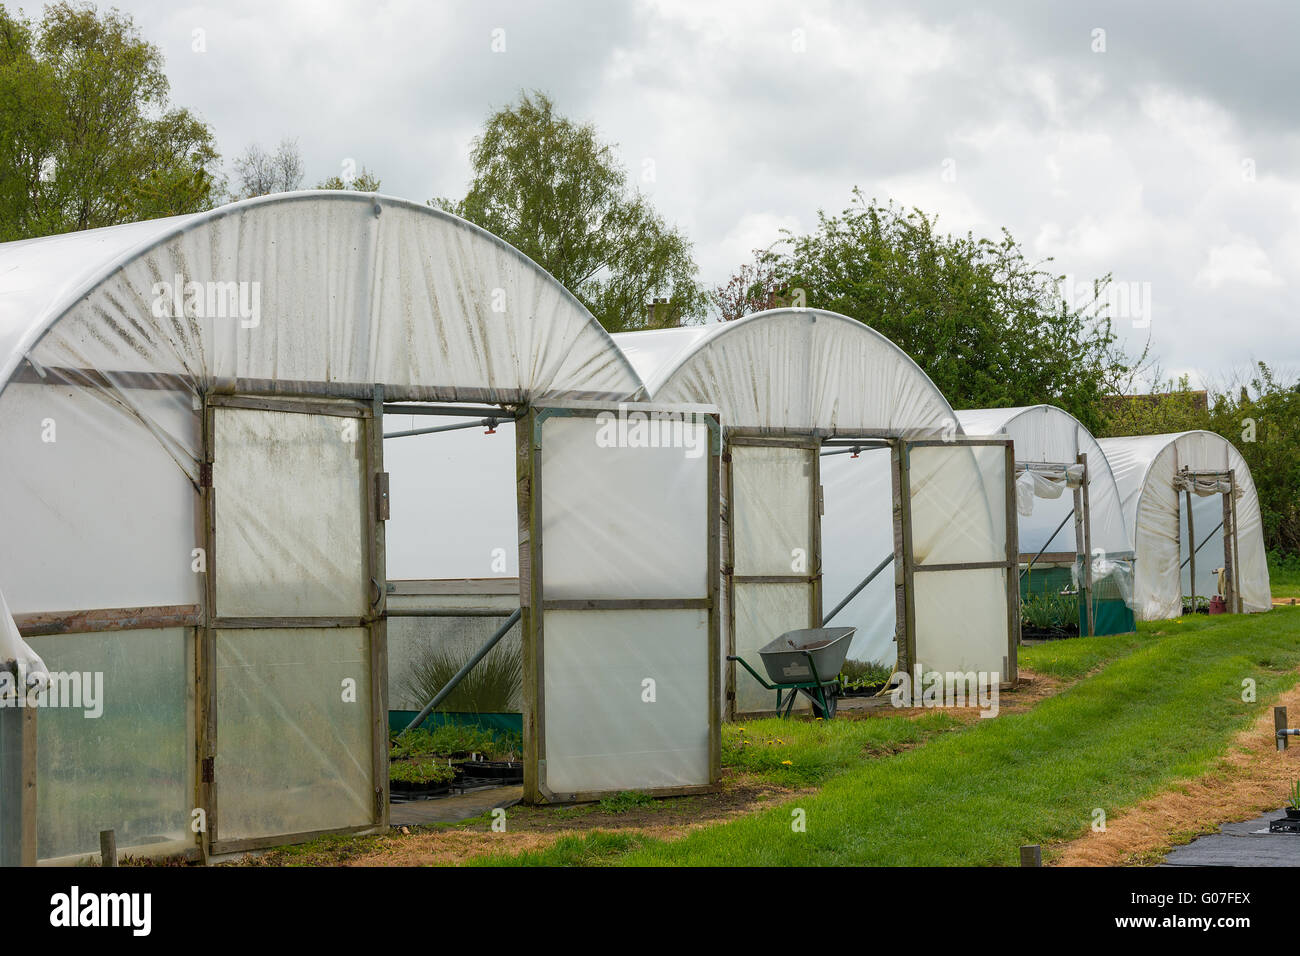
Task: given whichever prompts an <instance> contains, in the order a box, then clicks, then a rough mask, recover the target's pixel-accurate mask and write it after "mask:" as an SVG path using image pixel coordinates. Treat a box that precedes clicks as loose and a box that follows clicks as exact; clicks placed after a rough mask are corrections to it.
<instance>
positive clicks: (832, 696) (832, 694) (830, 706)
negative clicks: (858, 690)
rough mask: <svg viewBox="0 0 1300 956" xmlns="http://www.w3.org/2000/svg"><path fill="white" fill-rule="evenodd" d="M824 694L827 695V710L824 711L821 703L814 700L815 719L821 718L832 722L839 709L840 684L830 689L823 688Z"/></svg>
mask: <svg viewBox="0 0 1300 956" xmlns="http://www.w3.org/2000/svg"><path fill="white" fill-rule="evenodd" d="M823 693H824V694H825V695H826V709H825V710H823V709H822V705H821V702H820V701H817V700H814V701H813V705H812V713H813V716H814V717H821V718H822V719H823V720H830V719H831V718H832V717H834V716H835V711H836V710H837V709H838V708H839V703H840V686H839V684H832V685H830V686H829V687H825V688H823Z"/></svg>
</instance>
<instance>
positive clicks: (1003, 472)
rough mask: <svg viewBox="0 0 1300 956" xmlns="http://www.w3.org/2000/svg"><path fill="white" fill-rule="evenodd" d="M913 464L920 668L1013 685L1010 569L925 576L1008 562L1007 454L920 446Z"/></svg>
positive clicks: (912, 453)
mask: <svg viewBox="0 0 1300 956" xmlns="http://www.w3.org/2000/svg"><path fill="white" fill-rule="evenodd" d="M908 458H909V467H908V479H907V480H908V484H909V486H910V488H911V509H912V556H913V559H914V562H915V565H916V570H915V572H914V575H913V577H914V581H915V587H916V592H915V595H914V598H913V600H914V601H915V605H916V660H915V661H914V662H913V663H914V666H915V665H916V664H919V665H920V666H921V667H922V668H924V669H925V670H936V671H955V672H961V673H967V672H970V671H974V672H976V673H979V672H983V673H986V674H999V675H1002V679H1003V680H1011V679H1012V675H1011V674H1009V673H1008V670H1009V663H1010V662H1009V660H1008V650H1009V647H1008V633H1007V626H1008V625H1007V620H1008V619H1007V597H1008V595H1007V569H1006V568H1005V567H1003V568H975V569H960V570H957V569H954V570H945V571H939V570H934V571H927V570H924V567H925V566H926V565H952V564H957V563H973V562H993V561H997V562H1004V561H1006V560H1007V510H1006V493H1007V492H1006V489H1007V466H1006V460H1007V455H1006V448H1005V446H1003V445H969V446H962V445H949V444H941V445H920V446H917V447H914V448H911V449H910V450H909V452H908Z"/></svg>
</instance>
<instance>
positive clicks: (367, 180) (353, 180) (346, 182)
mask: <svg viewBox="0 0 1300 956" xmlns="http://www.w3.org/2000/svg"><path fill="white" fill-rule="evenodd" d="M316 188H317V189H353V190H356V191H357V192H359V193H377V192H379V177H378V176H376V175H375V174H374V173H372V172H371V171H370V170H368V169H366V167H364V166H362V167H361V172H359V173H356V174H355V175H353V176H351V177H349V178H347V179H345V178H344V177H343V176H342V175H339V176H331V177H330V178H329V179H326V180H324V181H323V182H321V183H318V184H317V186H316Z"/></svg>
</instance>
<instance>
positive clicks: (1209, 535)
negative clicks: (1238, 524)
mask: <svg viewBox="0 0 1300 956" xmlns="http://www.w3.org/2000/svg"><path fill="white" fill-rule="evenodd" d="M1222 527H1223V522H1222V521H1220V522H1219V523H1218V524H1216V525H1215V526H1214V527H1213V528H1212V529H1211V530H1210V533H1209V534H1207V535H1206V536H1205V537H1204V538H1202V539H1201V543H1200V544H1198V545H1197V546H1196V551H1193V552H1192V554H1196V553H1198V552H1199V551H1200V550H1201V548H1203V547H1205V546H1206V545H1207V544H1209V543H1210V539H1211V538H1213V537H1214V532H1215V531H1218V530H1219V529H1220V528H1222ZM1191 559H1192V558H1191V555H1188V556H1187V557H1186V558H1185V559H1184V560H1183V563H1182V565H1181V566H1180V567H1179V570H1182V569H1183V568H1185V567H1187V562H1188V561H1190V560H1191Z"/></svg>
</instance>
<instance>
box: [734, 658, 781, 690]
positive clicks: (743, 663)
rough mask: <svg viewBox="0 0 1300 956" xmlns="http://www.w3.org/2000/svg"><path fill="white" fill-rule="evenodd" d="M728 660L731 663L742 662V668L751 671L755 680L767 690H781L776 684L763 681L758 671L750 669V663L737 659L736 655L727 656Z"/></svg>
mask: <svg viewBox="0 0 1300 956" xmlns="http://www.w3.org/2000/svg"><path fill="white" fill-rule="evenodd" d="M727 660H729V661H739V662H740V666H741V667H743V668H745V670H747V671H749V672H750V673H751V674H753V675H754V680H756V681H758V682H759V683H760V684H762V685H763V686H764V687H765V688H766V689H768V690H778V689H779V688H778V687H777V686H776V685H775V684H769V683H768V682H767V681H765V680H763V678H761V677H759V676H758V671H756V670H754V668H752V667H750V666H749V662H748V661H746V660H745V659H744V658H743V657H736V656H735V655H734V654H728V655H727Z"/></svg>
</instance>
